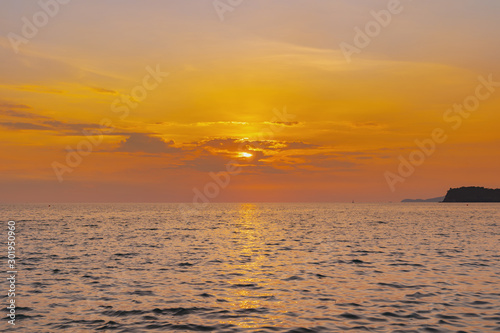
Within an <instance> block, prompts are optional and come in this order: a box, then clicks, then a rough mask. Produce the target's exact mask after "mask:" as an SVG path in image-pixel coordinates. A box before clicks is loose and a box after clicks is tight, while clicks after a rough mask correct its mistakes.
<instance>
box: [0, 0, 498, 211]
mask: <svg viewBox="0 0 500 333" xmlns="http://www.w3.org/2000/svg"><path fill="white" fill-rule="evenodd" d="M54 1H55V0H52V1H50V0H44V1H42V2H43V3H53V2H54ZM66 1H67V0H66ZM222 2H223V3H226V2H227V1H225V0H224V1H222ZM388 3H389V1H378V0H377V1H374V0H359V1H357V0H355V1H353V0H338V1H337V0H335V1H332V0H314V1H311V0H244V1H242V2H241V4H240V5H237V6H235V7H234V8H231V10H227V11H226V12H224V13H223V18H224V20H221V19H220V16H219V15H218V12H217V10H216V8H215V7H214V2H213V1H212V0H192V1H186V0H167V1H139V0H135V1H132V0H107V1H97V0H84V1H83V0H72V1H69V2H68V3H67V4H59V5H58V6H59V8H57V12H54V13H53V14H54V15H53V16H50V17H49V16H48V15H46V17H48V22H47V24H45V25H43V26H40V27H39V28H37V29H38V31H37V32H36V33H34V34H33V35H34V36H31V37H30V38H25V37H23V30H24V32H26V31H27V30H29V29H27V28H23V26H24V25H25V24H26V22H27V21H29V22H31V23H33V16H34V15H35V18H37V19H39V20H41V19H43V17H44V16H43V15H42V14H40V15H38V16H36V13H38V12H40V11H42V10H43V9H42V8H41V7H40V5H39V4H38V1H18V0H7V1H2V2H0V31H1V36H0V117H1V121H0V128H1V132H0V135H1V140H0V151H1V152H2V163H1V164H0V170H1V172H0V184H1V190H2V191H1V194H0V201H1V202H190V201H192V200H193V196H194V194H195V193H196V189H198V190H200V191H203V189H204V187H205V186H206V184H208V183H210V182H212V181H213V178H212V177H211V176H210V173H218V172H223V171H225V170H226V168H227V167H228V165H232V166H236V167H238V168H240V170H241V171H240V172H239V173H238V174H232V175H230V176H229V177H230V183H229V185H228V186H227V187H225V188H221V189H220V193H218V194H217V195H216V196H215V197H214V198H211V199H210V201H211V202H232V201H235V202H261V201H273V202H275V201H282V202H295V201H305V202H310V201H314V202H335V201H340V202H350V201H352V200H355V201H356V202H373V201H400V200H401V199H404V198H430V197H436V196H441V195H444V194H445V193H446V191H447V190H448V188H450V187H458V186H470V185H478V186H486V187H500V177H499V176H498V175H499V170H500V154H499V147H500V131H499V127H500V125H499V124H500V112H499V111H500V61H499V59H500V43H499V38H498V33H499V31H500V20H499V19H498V18H499V17H500V2H499V1H498V0H479V1H476V0H474V1H473V0H444V1H430V0H414V1H409V0H406V1H405V0H401V5H400V9H401V12H400V13H399V14H394V15H393V16H392V17H391V22H390V24H388V25H387V26H386V27H382V28H381V29H380V33H379V34H377V36H375V37H373V38H371V42H370V43H369V45H367V46H366V47H364V48H363V49H361V50H360V52H359V53H356V54H353V55H352V58H351V61H350V62H348V61H346V58H345V56H344V53H343V52H342V50H341V47H340V45H341V44H342V43H348V44H352V45H353V44H354V38H355V34H356V32H355V30H354V29H355V27H359V28H361V29H364V28H365V25H366V24H367V23H368V22H370V21H373V20H374V18H373V16H372V14H371V11H377V12H378V11H381V10H386V9H387V8H388ZM52 9H54V8H52ZM219 10H220V9H219ZM219 14H220V13H219ZM23 17H24V18H25V20H23ZM42 23H43V22H42ZM35 28H36V27H35ZM31 32H33V31H31ZM13 34H15V35H16V36H19V37H22V38H25V40H24V41H23V42H19V43H18V44H16V45H17V51H18V52H16V50H14V47H13V42H12V40H13V37H12V36H14V35H13ZM9 36H10V37H9ZM152 71H159V72H160V73H161V74H160V75H159V76H158V74H157V77H156V78H157V80H155V79H154V78H152V77H147V78H146V79H145V77H146V76H148V75H150V72H152ZM164 73H168V76H167V75H166V74H164ZM479 77H483V78H485V79H487V78H488V77H490V78H491V77H492V78H493V80H494V81H495V82H498V84H497V87H496V89H495V91H491V94H489V96H488V98H485V99H484V100H481V101H480V105H479V107H478V108H477V110H475V111H474V112H471V113H470V116H469V117H467V118H462V120H463V122H462V123H461V124H460V126H458V128H456V129H455V128H453V127H452V126H453V125H454V124H455V123H454V122H447V121H445V120H444V119H443V115H444V114H445V113H446V112H447V110H448V109H450V108H452V107H453V105H454V104H461V103H463V102H464V100H465V99H466V98H467V97H469V96H474V95H475V94H476V90H477V87H478V85H479V84H480V83H481V82H480V80H479V79H478V78H479ZM144 87H146V88H148V89H145V88H144ZM144 91H146V92H147V96H141V95H140V93H141V92H144ZM483 91H484V92H487V91H488V90H487V88H483ZM133 93H135V94H136V96H140V98H139V99H142V100H138V99H135V100H134V99H133V98H131V97H130V95H131V94H133ZM142 97H144V98H142ZM126 109H128V114H125V113H124V112H125V111H124V110H126ZM448 115H449V116H458V113H457V114H451V113H449V114H448ZM455 119H456V118H455ZM101 123H106V124H107V125H110V126H112V127H113V130H110V129H109V128H103V127H102V126H101V125H100V124H101ZM436 128H441V129H443V130H444V131H445V133H446V135H447V136H448V139H447V140H446V141H445V142H444V143H439V144H437V145H436V150H435V152H434V153H433V154H430V156H427V157H426V159H425V161H424V163H423V164H422V165H420V166H417V167H416V168H415V172H414V173H413V174H412V175H411V176H409V177H406V178H405V181H404V182H401V183H398V184H396V185H395V190H394V191H391V188H390V186H388V183H387V182H386V178H385V174H386V172H387V171H388V172H392V173H394V174H397V172H398V166H399V163H400V161H399V160H398V157H399V156H403V157H404V158H408V156H409V155H410V153H411V152H412V151H414V150H415V149H416V148H417V145H416V143H415V140H425V139H429V138H431V137H432V136H431V133H432V131H433V130H434V129H436ZM85 133H86V134H85ZM89 133H93V134H94V135H93V136H90V137H89V135H91V134H89ZM99 133H101V135H102V136H100V135H99ZM91 139H92V140H91ZM89 144H90V145H91V149H92V152H91V153H89V154H87V153H85V152H83V153H81V152H80V154H79V153H78V151H76V152H75V151H73V155H70V154H71V152H72V150H71V149H75V150H76V149H77V147H89ZM74 154H79V155H78V156H80V157H81V163H77V162H75V161H73V160H70V163H73V162H75V164H74V166H73V167H70V166H68V160H67V159H68V158H70V157H68V156H73V157H74V156H75V155H74ZM82 155H84V156H82ZM230 161H233V162H230ZM55 162H56V163H55ZM76 164H78V165H76ZM54 165H56V166H61V165H66V166H67V167H68V168H69V169H71V172H65V173H64V174H63V175H62V178H61V179H58V176H57V175H56V172H55V171H54ZM212 175H213V174H212Z"/></svg>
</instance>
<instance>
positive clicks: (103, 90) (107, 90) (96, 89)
mask: <svg viewBox="0 0 500 333" xmlns="http://www.w3.org/2000/svg"><path fill="white" fill-rule="evenodd" d="M90 89H92V90H94V91H97V92H98V93H101V94H112V95H116V94H118V92H116V91H114V90H110V89H105V88H100V87H90Z"/></svg>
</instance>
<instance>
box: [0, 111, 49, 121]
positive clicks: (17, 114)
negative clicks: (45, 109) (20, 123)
mask: <svg viewBox="0 0 500 333" xmlns="http://www.w3.org/2000/svg"><path fill="white" fill-rule="evenodd" d="M0 115H3V116H7V117H15V118H26V119H51V118H50V117H46V116H41V115H38V114H35V113H31V112H26V111H19V110H11V109H7V110H2V109H0Z"/></svg>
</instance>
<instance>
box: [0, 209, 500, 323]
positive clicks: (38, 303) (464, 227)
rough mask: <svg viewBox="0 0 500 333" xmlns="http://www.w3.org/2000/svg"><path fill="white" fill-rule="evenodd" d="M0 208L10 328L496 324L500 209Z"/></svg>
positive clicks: (499, 286) (499, 312) (4, 297)
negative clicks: (11, 260) (10, 241)
mask: <svg viewBox="0 0 500 333" xmlns="http://www.w3.org/2000/svg"><path fill="white" fill-rule="evenodd" d="M0 208H1V211H2V219H3V227H2V229H3V235H4V236H3V237H4V240H3V241H1V242H0V244H3V245H2V247H3V248H2V249H1V252H2V253H3V254H2V258H3V260H2V264H1V266H3V267H4V269H3V276H4V277H3V278H2V280H3V281H4V283H3V284H2V286H3V287H2V289H3V290H2V292H1V299H2V300H3V303H4V306H3V312H4V315H3V317H4V318H3V320H2V321H1V322H2V323H1V325H2V326H1V327H0V331H1V332H30V333H32V332H33V333H38V332H228V333H229V332H288V333H306V332H456V333H459V332H481V333H484V332H498V331H500V264H499V259H500V251H499V248H500V246H499V245H500V242H499V240H500V204H465V203H405V204H402V203H391V204H389V203H387V204H361V203H359V204H358V203H349V204H338V203H317V204H316V203H300V204H297V203H287V204H281V203H269V204H267V203H266V204H264V203H254V204H252V203H241V204H209V205H207V206H206V207H204V208H203V209H200V210H199V211H197V212H196V213H195V214H191V215H190V216H188V217H186V216H185V215H183V214H182V213H181V211H180V206H179V205H178V204H50V205H49V204H2V205H0ZM10 220H13V221H15V228H16V229H15V238H16V240H15V243H16V244H15V255H16V259H15V260H16V262H15V271H16V281H15V305H16V309H15V325H12V324H11V323H9V322H8V320H10V319H9V317H8V314H9V310H8V309H7V305H8V304H9V303H8V302H9V301H10V298H9V297H8V295H7V293H8V289H9V282H8V280H6V278H8V273H7V271H8V270H9V268H8V267H7V237H8V228H7V227H8V221H10Z"/></svg>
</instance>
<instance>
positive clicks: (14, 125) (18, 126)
mask: <svg viewBox="0 0 500 333" xmlns="http://www.w3.org/2000/svg"><path fill="white" fill-rule="evenodd" d="M0 126H1V127H4V128H7V129H12V130H43V131H47V130H51V128H50V127H46V126H43V125H37V124H32V123H22V122H1V123H0Z"/></svg>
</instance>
